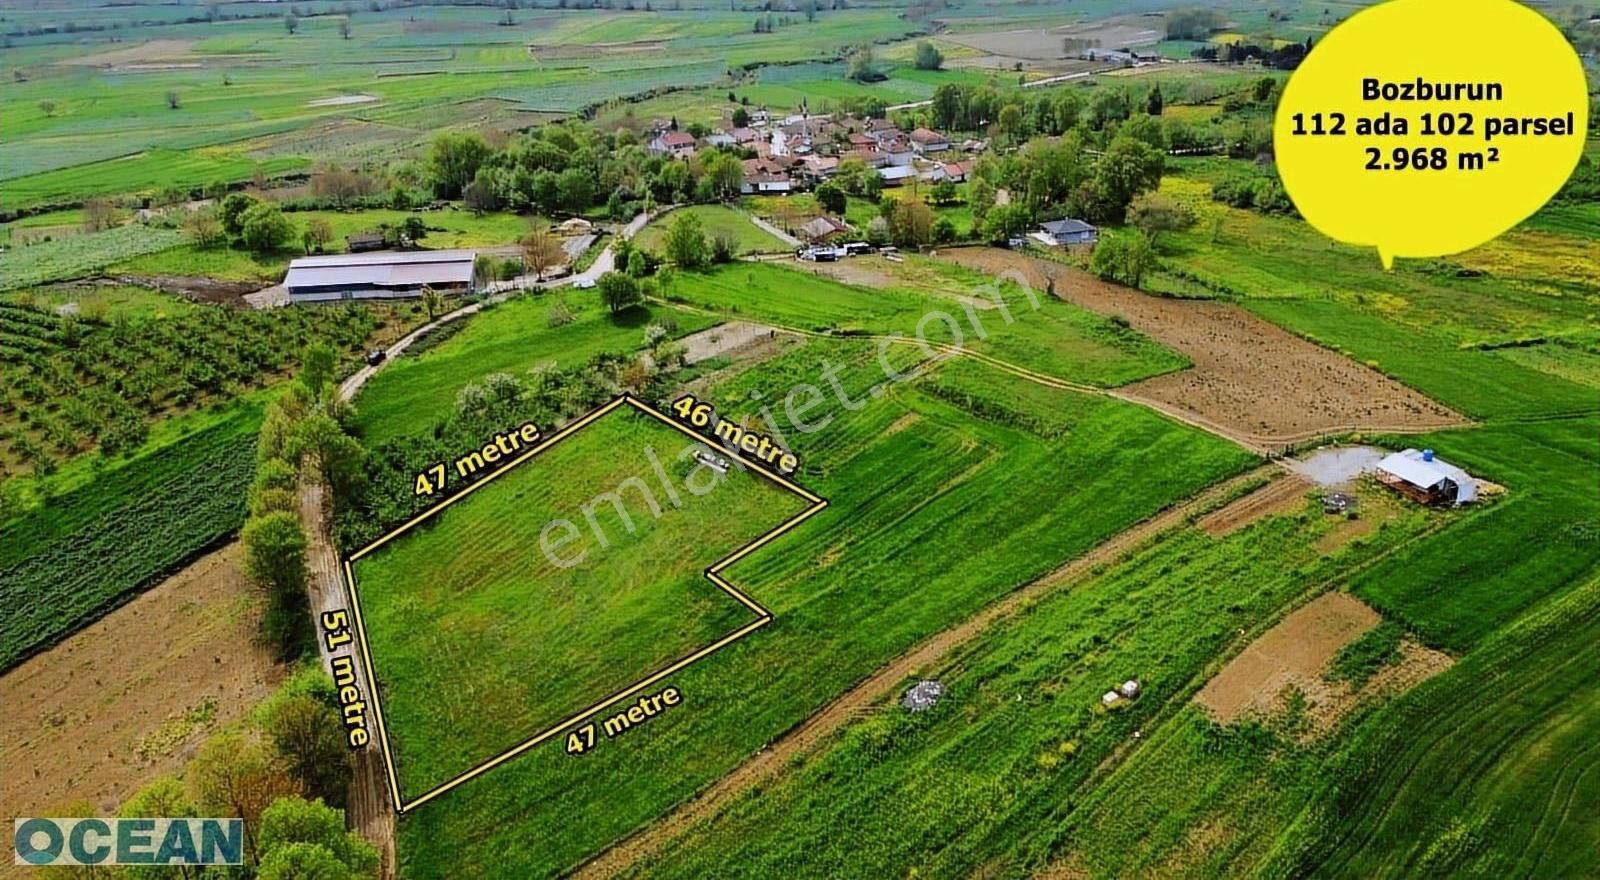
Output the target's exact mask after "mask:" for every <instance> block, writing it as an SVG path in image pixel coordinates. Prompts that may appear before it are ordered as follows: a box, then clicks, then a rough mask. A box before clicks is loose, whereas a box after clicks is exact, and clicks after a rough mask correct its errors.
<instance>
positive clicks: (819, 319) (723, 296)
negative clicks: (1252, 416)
mask: <svg viewBox="0 0 1600 880" xmlns="http://www.w3.org/2000/svg"><path fill="white" fill-rule="evenodd" d="M874 265H877V266H879V267H881V268H882V269H883V270H884V271H886V272H892V273H894V274H893V275H892V276H890V277H891V281H890V284H888V285H886V286H882V287H876V288H867V287H857V286H853V285H849V284H844V283H841V282H838V281H834V280H832V279H830V278H826V277H823V276H821V275H820V274H811V273H809V272H807V271H806V270H805V269H804V268H790V267H788V266H783V265H777V264H770V263H759V264H739V265H731V266H725V267H722V268H719V269H716V270H714V271H711V272H704V273H699V272H677V273H674V274H673V275H672V276H671V278H670V279H669V280H668V281H667V282H665V284H664V286H663V291H662V295H663V296H664V297H666V299H667V300H668V301H669V302H672V303H683V304H687V305H690V306H693V307H694V308H696V309H702V310H709V311H715V312H720V313H722V314H724V315H725V316H727V317H730V318H732V317H737V318H740V319H742V320H747V321H771V322H773V323H774V324H777V325H779V326H784V327H793V328H798V329H801V330H809V331H813V332H826V333H839V334H846V335H855V334H878V335H890V336H900V337H904V338H905V339H907V340H916V339H923V340H926V341H927V342H929V343H936V344H960V345H962V346H963V347H964V348H968V349H971V350H972V351H974V352H978V353H981V354H985V355H991V356H994V357H997V358H1000V359H1002V360H1004V361H1006V362H1008V363H1011V364H1014V365H1017V366H1020V367H1023V368H1026V369H1029V370H1033V371H1036V372H1039V373H1043V374H1046V375H1048V376H1051V377H1054V378H1057V379H1062V380H1066V381H1069V382H1081V383H1085V384H1092V385H1100V386H1115V385H1122V384H1126V383H1128V382H1134V381H1137V380H1139V379H1145V378H1148V377H1150V376H1154V375H1159V374H1161V373H1166V372H1170V371H1172V370H1177V369H1182V368H1183V367H1185V366H1187V365H1188V363H1187V361H1185V360H1184V359H1183V358H1181V357H1180V356H1178V355H1177V354H1175V353H1173V352H1172V351H1170V350H1168V349H1166V348H1165V347H1163V346H1161V345H1159V344H1157V343H1156V342H1154V341H1152V340H1151V339H1149V338H1148V337H1145V336H1142V335H1140V334H1138V333H1136V332H1133V331H1130V330H1128V329H1127V328H1124V327H1121V326H1119V325H1118V324H1116V323H1115V322H1114V321H1112V320H1110V319H1108V318H1104V317H1102V316H1099V315H1096V314H1094V313H1092V312H1089V311H1088V310H1086V309H1082V308H1079V307H1077V306H1074V305H1071V304H1069V303H1066V302H1063V301H1061V300H1059V299H1056V298H1055V297H1052V296H1049V295H1047V294H1046V293H1044V292H1043V291H1037V292H1031V293H1030V292H1028V291H1024V290H1022V289H1021V288H1019V287H1017V286H1016V285H1015V284H1013V283H1011V282H1002V283H999V284H992V283H991V282H989V281H988V280H987V279H985V278H984V276H983V275H981V274H980V273H977V272H971V271H967V270H964V269H961V268H960V267H948V266H941V265H940V264H938V263H936V262H934V261H932V260H925V259H923V258H921V257H910V258H908V259H907V262H905V263H903V264H892V263H888V262H883V261H878V262H876V263H875V264H874ZM1001 305H1003V306H1004V308H1001Z"/></svg>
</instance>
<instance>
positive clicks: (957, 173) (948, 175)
mask: <svg viewBox="0 0 1600 880" xmlns="http://www.w3.org/2000/svg"><path fill="white" fill-rule="evenodd" d="M971 173H972V163H970V162H966V163H963V162H940V163H939V164H937V165H935V166H934V167H933V168H932V170H930V171H928V173H926V174H924V175H923V179H925V180H928V181H931V182H933V183H938V182H939V181H941V180H948V181H950V182H951V183H965V182H966V180H967V177H968V175H970V174H971Z"/></svg>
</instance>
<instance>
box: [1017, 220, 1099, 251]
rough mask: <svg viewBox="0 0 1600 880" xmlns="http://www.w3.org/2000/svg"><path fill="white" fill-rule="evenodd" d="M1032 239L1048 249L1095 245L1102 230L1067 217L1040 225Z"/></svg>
mask: <svg viewBox="0 0 1600 880" xmlns="http://www.w3.org/2000/svg"><path fill="white" fill-rule="evenodd" d="M1030 237H1031V238H1033V239H1034V240H1036V241H1038V242H1040V243H1042V244H1044V245H1045V246H1046V247H1069V246H1073V245H1085V244H1094V243H1095V242H1096V241H1098V240H1099V239H1100V230H1098V229H1096V228H1094V227H1093V226H1090V225H1089V224H1087V223H1085V222H1083V221H1082V220H1076V219H1073V218H1072V217H1066V218H1063V219H1061V220H1051V221H1048V222H1045V223H1040V224H1039V229H1038V231H1037V232H1034V233H1032V235H1031V236H1030Z"/></svg>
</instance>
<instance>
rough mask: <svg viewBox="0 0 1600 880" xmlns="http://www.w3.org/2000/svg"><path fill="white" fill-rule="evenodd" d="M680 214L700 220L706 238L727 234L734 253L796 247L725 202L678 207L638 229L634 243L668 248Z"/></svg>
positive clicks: (751, 252)
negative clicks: (670, 229) (668, 238)
mask: <svg viewBox="0 0 1600 880" xmlns="http://www.w3.org/2000/svg"><path fill="white" fill-rule="evenodd" d="M679 214H688V215H691V216H693V217H694V218H695V219H697V220H699V221H700V229H701V231H702V232H704V233H705V235H706V238H708V239H709V238H712V237H715V236H718V235H723V236H727V237H728V238H729V239H730V240H731V241H732V242H733V252H734V253H735V254H777V253H786V252H789V251H791V250H793V248H791V247H789V246H788V245H786V244H784V243H783V242H781V241H779V240H778V239H777V238H776V237H774V236H773V235H772V234H771V233H769V232H767V231H766V230H764V229H761V228H760V227H758V226H756V225H755V224H754V223H751V222H750V218H749V216H747V215H745V214H744V213H742V212H740V211H737V210H734V209H733V208H727V207H723V206H722V205H691V206H690V207H687V208H679V209H678V210H676V211H673V212H671V213H669V214H667V215H666V216H664V217H662V218H661V219H660V220H657V221H656V222H654V223H651V224H650V225H648V226H646V227H645V228H643V229H641V230H639V234H638V235H637V236H636V237H635V238H634V241H635V243H637V244H638V245H639V246H640V247H642V248H645V249H646V250H651V251H655V252H657V253H661V252H662V251H663V250H664V249H665V242H666V237H667V230H668V229H669V228H671V226H672V223H673V221H674V219H675V218H676V217H677V216H678V215H679Z"/></svg>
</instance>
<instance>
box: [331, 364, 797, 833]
mask: <svg viewBox="0 0 1600 880" xmlns="http://www.w3.org/2000/svg"><path fill="white" fill-rule="evenodd" d="M622 406H631V407H632V408H633V409H635V410H637V411H639V412H641V413H644V414H645V415H648V416H650V417H652V418H654V419H656V420H657V421H660V422H661V423H663V424H665V425H668V426H670V427H672V428H673V429H674V430H676V431H678V432H680V433H682V434H685V435H687V436H689V437H690V438H692V439H694V440H695V441H697V442H699V443H704V444H706V445H707V446H712V447H713V448H715V447H714V444H713V443H712V441H711V440H710V439H709V438H707V437H705V436H702V435H701V434H699V433H698V432H696V431H694V430H693V429H691V428H689V427H687V426H685V425H682V424H680V423H679V422H677V421H676V420H675V419H673V418H672V417H670V416H668V415H666V414H664V413H662V412H660V411H658V410H657V409H655V408H654V407H652V406H650V405H649V404H647V403H645V402H643V401H641V400H639V399H638V398H635V397H634V396H632V395H631V394H623V395H622V396H620V397H618V398H616V399H615V400H612V401H611V402H610V403H607V404H605V405H604V406H601V407H599V408H598V409H594V410H591V411H590V412H589V413H587V414H585V415H584V416H583V417H581V418H579V419H578V420H577V421H575V422H573V423H571V424H569V425H567V426H566V427H565V428H562V429H561V430H560V431H557V432H556V433H554V434H552V435H550V437H549V439H546V440H542V441H540V442H539V443H538V445H536V446H534V447H533V448H531V449H529V450H528V451H526V452H524V453H522V454H521V455H518V456H517V457H516V458H513V459H511V460H509V461H507V462H506V463H505V464H503V465H501V466H500V467H499V468H496V469H495V470H494V472H493V473H491V474H489V475H488V476H486V477H484V478H483V479H482V480H479V481H478V482H476V483H473V484H472V485H471V486H468V487H467V488H465V489H462V490H461V491H460V492H457V493H456V494H455V495H452V496H451V497H449V498H447V499H445V500H444V501H441V502H439V503H438V504H436V505H434V506H433V507H431V508H429V509H428V510H426V511H423V512H422V513H420V514H418V515H417V516H414V517H412V518H411V519H410V520H407V521H406V522H405V523H404V524H402V525H400V526H398V527H397V528H395V529H394V530H393V531H391V532H389V533H388V534H386V535H384V536H383V537H381V538H379V539H378V540H376V541H374V542H372V543H371V544H368V545H367V546H365V547H363V548H361V549H360V550H357V551H356V552H355V553H353V554H351V555H350V556H349V557H348V558H347V559H345V561H344V574H345V589H346V591H347V592H348V594H349V599H350V608H351V610H352V612H353V617H354V621H355V629H356V639H357V641H358V643H359V644H360V646H361V658H360V660H361V665H362V667H363V671H364V672H365V673H366V681H367V688H368V690H369V691H370V693H369V694H368V695H367V698H368V702H369V703H371V705H372V714H373V718H374V720H375V721H376V724H377V728H378V743H379V745H380V747H381V748H382V751H383V766H384V772H385V775H386V776H387V777H388V781H389V795H390V797H392V798H393V802H394V805H395V812H397V813H404V812H406V811H407V810H411V809H415V808H416V807H418V806H420V805H422V804H424V803H427V802H428V801H430V800H433V799H434V798H436V797H438V796H440V795H442V794H444V793H445V792H448V791H450V790H451V789H453V788H455V787H456V786H459V785H461V784H463V783H465V782H468V781H470V780H472V779H475V778H477V777H478V776H481V775H483V774H484V773H487V772H489V771H490V770H493V769H494V768H496V767H498V766H500V765H501V764H504V763H506V762H507V761H510V760H511V759H513V758H516V757H517V756H519V755H521V754H523V753H525V752H527V751H528V750H529V749H532V748H533V747H535V746H537V745H539V744H540V743H543V742H547V741H548V740H550V739H551V738H552V737H555V736H557V735H558V734H560V733H562V732H563V731H565V730H567V729H568V728H571V727H573V726H575V725H577V724H578V723H579V722H580V721H583V720H584V719H586V718H589V717H591V716H593V715H595V714H598V713H599V712H602V711H604V710H606V709H608V708H610V707H611V706H614V705H616V704H617V703H619V702H621V701H623V700H625V699H627V698H628V697H631V696H633V695H634V694H636V693H638V692H639V691H642V690H644V689H645V688H647V687H649V686H651V685H653V684H655V683H656V682H658V681H660V680H662V679H663V678H666V677H667V676H669V675H672V674H674V673H676V672H679V671H681V670H683V669H684V668H686V667H688V666H689V665H690V664H692V663H695V662H697V661H699V660H702V659H704V658H706V657H708V656H710V655H711V654H712V653H714V652H716V651H718V650H721V649H722V648H725V647H727V646H728V645H731V644H733V643H734V642H736V641H738V640H739V639H742V638H744V637H745V636H747V635H749V634H751V633H753V632H755V631H756V630H758V629H760V628H761V627H763V626H766V625H767V624H769V623H771V622H772V619H773V618H772V612H771V611H768V610H767V609H766V608H765V607H763V606H762V605H761V603H759V602H757V601H755V600H754V599H752V598H750V597H749V596H748V595H746V594H745V593H744V591H743V590H740V589H739V588H738V587H736V586H734V585H733V584H732V583H730V582H729V581H728V580H727V579H726V578H724V577H723V576H722V575H721V574H720V572H721V571H722V570H723V569H725V568H727V567H728V566H730V565H732V564H733V563H735V562H737V561H739V560H740V559H743V558H744V557H745V556H748V555H749V554H750V553H753V552H754V551H756V550H757V549H759V548H761V547H763V546H765V545H766V544H768V543H770V542H772V541H774V540H776V539H777V538H778V537H779V536H781V535H783V534H784V533H786V532H788V531H789V530H790V529H793V528H794V527H796V526H798V525H800V524H801V523H802V522H805V521H806V520H807V519H810V518H811V517H812V516H813V515H815V514H816V513H818V512H819V511H821V510H822V509H823V508H825V507H827V506H828V502H827V500H825V499H823V498H821V497H819V496H817V495H816V494H815V493H813V492H811V491H810V490H808V489H806V488H805V487H803V486H801V485H799V484H798V483H795V482H794V481H792V480H790V479H789V478H787V477H785V476H783V475H782V474H780V473H778V472H776V471H774V470H772V469H770V468H768V467H766V466H765V465H763V464H761V463H760V462H755V461H751V460H749V459H746V458H742V457H738V456H737V453H735V457H736V458H738V466H739V467H744V468H749V469H750V470H753V471H755V472H756V473H757V474H759V475H761V476H762V477H764V478H766V479H768V480H770V481H772V482H773V483H776V484H777V485H779V486H781V487H783V488H784V489H787V490H789V491H790V492H793V493H795V494H796V495H799V496H800V497H801V498H804V499H805V500H806V501H808V502H810V505H809V506H808V507H806V509H804V510H802V511H800V512H799V513H797V514H795V515H794V516H791V517H789V518H788V519H787V520H784V521H783V522H782V523H780V524H779V525H778V526H777V527H776V528H774V529H772V530H771V531H769V532H766V533H765V534H763V535H761V536H760V537H757V538H756V539H755V540H753V541H751V542H750V543H748V544H745V545H744V546H742V547H740V548H738V549H737V550H734V551H733V552H732V553H730V554H728V555H727V556H724V557H723V558H722V559H720V560H718V561H717V562H715V563H712V565H711V567H710V568H707V569H706V570H705V576H706V579H707V580H710V581H711V582H712V583H713V584H715V585H716V586H717V588H718V589H720V590H722V591H723V592H724V593H727V594H728V595H729V596H731V597H733V598H734V599H735V600H737V601H738V602H739V603H740V604H741V605H743V606H744V607H745V608H747V609H749V610H750V611H751V612H753V613H754V614H755V615H756V619H755V620H753V621H751V622H750V623H747V624H745V625H744V626H742V627H740V628H738V629H736V630H734V631H733V632H731V633H728V634H727V635H725V636H723V637H722V638H720V639H718V640H717V641H715V642H713V643H712V644H710V645H707V646H706V647H704V648H700V649H699V650H697V651H694V652H693V653H691V654H689V655H687V656H685V657H682V658H679V659H677V660H674V661H673V662H672V663H671V664H669V665H667V666H666V667H664V668H662V669H659V670H657V671H655V672H652V673H650V674H649V675H648V676H646V677H645V678H643V679H641V680H640V681H637V682H635V683H633V684H631V685H628V686H627V687H625V688H623V689H621V690H619V691H617V692H616V693H614V694H611V695H610V696H608V697H606V698H605V699H603V700H600V701H599V702H597V703H595V704H594V705H592V706H589V707H588V708H587V709H584V710H583V711H582V712H578V713H576V714H574V715H572V716H570V717H568V718H566V719H565V720H563V721H562V722H561V723H559V724H556V725H553V726H551V727H548V728H546V729H545V730H543V731H541V732H540V733H539V734H537V735H535V736H533V737H531V738H529V739H527V740H524V741H523V742H521V743H519V744H517V745H516V746H513V747H512V748H510V749H508V750H507V751H505V752H503V753H502V754H500V755H497V756H496V757H494V758H490V759H489V760H487V761H484V762H483V763H481V764H478V765H477V766H475V767H473V768H472V769H470V770H467V771H466V772H464V773H461V774H459V775H457V776H455V777H453V778H451V779H449V780H447V781H445V782H442V783H440V784H438V785H436V786H434V787H433V788H430V789H428V790H427V791H424V792H423V793H422V794H420V795H417V796H416V797H414V798H412V799H411V800H409V801H408V800H405V799H403V798H402V796H401V793H400V775H399V773H398V771H397V770H396V769H395V762H394V752H393V749H392V748H391V746H390V742H389V728H388V725H387V723H386V722H385V721H384V716H383V700H382V698H381V697H380V696H379V693H378V678H377V675H376V673H375V667H374V666H373V663H372V650H371V648H370V647H369V646H368V643H367V624H366V620H365V619H364V618H363V617H362V615H361V595H360V589H359V588H358V587H357V585H356V576H355V569H354V567H353V566H352V563H353V562H355V561H356V560H358V559H360V558H361V557H363V556H366V555H367V554H369V553H372V552H373V551H374V550H377V549H378V548H380V547H382V546H383V545H385V544H387V543H388V542H389V541H390V540H392V539H394V538H396V537H398V536H400V535H402V534H404V533H406V532H408V531H410V530H411V529H412V528H414V527H415V526H417V525H418V524H419V523H422V522H424V521H426V520H427V519H428V518H430V517H433V516H437V515H438V514H439V513H441V512H443V511H444V510H445V509H446V508H448V507H449V506H450V505H452V504H454V503H456V502H457V501H460V500H461V499H463V498H465V497H467V496H468V495H471V494H472V493H473V492H475V491H477V490H478V489H480V488H482V487H484V486H486V485H488V484H489V483H491V482H493V481H494V479H495V478H497V477H499V476H500V475H502V474H505V473H509V472H510V471H511V470H512V469H514V468H515V467H517V466H518V465H520V464H522V463H523V462H526V461H528V460H529V459H531V458H533V457H534V456H536V455H538V454H539V453H541V452H544V451H545V450H547V449H549V448H550V447H552V446H554V445H555V444H557V443H559V442H561V441H562V440H565V439H566V438H568V437H570V436H572V435H573V434H575V433H577V432H578V431H580V430H582V429H583V428H584V427H586V426H588V425H589V424H591V423H593V422H595V421H596V420H598V419H600V418H602V417H603V416H605V415H606V414H607V413H610V412H612V411H613V410H615V409H617V408H619V407H622Z"/></svg>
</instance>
